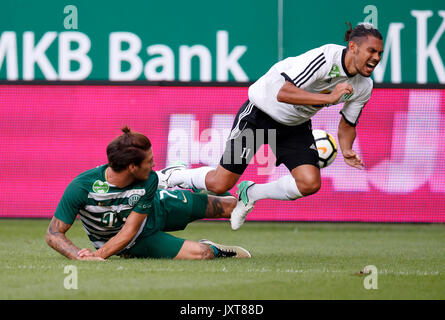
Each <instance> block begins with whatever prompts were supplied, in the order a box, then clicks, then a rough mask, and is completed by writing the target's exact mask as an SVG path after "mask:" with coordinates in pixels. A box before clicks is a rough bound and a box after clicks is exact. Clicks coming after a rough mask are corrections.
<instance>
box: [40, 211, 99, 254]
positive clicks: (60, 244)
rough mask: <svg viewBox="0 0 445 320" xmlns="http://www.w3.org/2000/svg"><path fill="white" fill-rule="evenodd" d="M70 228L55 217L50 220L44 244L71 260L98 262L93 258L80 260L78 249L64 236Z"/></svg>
mask: <svg viewBox="0 0 445 320" xmlns="http://www.w3.org/2000/svg"><path fill="white" fill-rule="evenodd" d="M69 228H71V225H70V224H67V223H65V222H63V221H62V220H60V219H57V218H56V217H53V218H52V219H51V222H50V224H49V226H48V230H47V231H46V243H47V244H48V245H49V246H50V247H51V248H53V249H54V250H56V251H57V252H59V253H60V254H61V255H64V256H65V257H67V258H69V259H73V260H99V259H97V258H95V257H89V258H80V257H79V256H78V252H79V251H80V249H79V248H78V247H77V246H76V245H74V243H72V242H71V240H70V239H68V238H67V237H66V235H65V233H66V232H67V231H68V229H69Z"/></svg>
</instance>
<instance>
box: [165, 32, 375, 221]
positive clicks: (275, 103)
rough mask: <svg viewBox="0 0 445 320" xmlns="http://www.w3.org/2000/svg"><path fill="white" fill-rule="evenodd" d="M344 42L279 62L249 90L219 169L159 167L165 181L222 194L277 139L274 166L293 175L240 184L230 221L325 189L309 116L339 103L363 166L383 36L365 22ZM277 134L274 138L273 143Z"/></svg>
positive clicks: (347, 149) (349, 152)
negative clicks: (366, 115) (360, 146)
mask: <svg viewBox="0 0 445 320" xmlns="http://www.w3.org/2000/svg"><path fill="white" fill-rule="evenodd" d="M345 40H346V41H348V44H347V46H346V47H344V46H340V45H336V44H326V45H324V46H321V47H319V48H316V49H313V50H310V51H308V52H306V53H303V54H301V55H299V56H296V57H289V58H287V59H284V60H282V61H280V62H278V63H276V64H275V65H273V66H272V67H271V68H270V69H269V71H268V72H267V73H266V74H265V75H263V76H262V77H261V78H260V79H258V80H257V81H256V82H255V83H253V84H252V85H251V86H250V87H249V91H248V96H249V99H248V100H247V101H246V102H245V103H244V105H243V106H242V107H241V109H240V110H239V112H238V114H237V116H236V117H235V120H234V124H233V127H232V131H231V134H230V136H229V138H228V141H227V145H226V149H225V152H224V154H223V156H222V158H221V161H220V164H219V165H218V167H217V168H216V169H215V168H212V167H206V166H204V167H200V168H196V169H190V170H183V169H184V168H185V167H184V166H172V167H170V168H166V169H164V170H163V171H162V172H158V176H159V177H160V180H161V184H162V183H164V184H165V187H173V186H177V185H180V186H189V187H192V188H193V187H194V188H199V189H205V190H208V191H211V192H214V193H216V194H222V193H224V192H226V191H228V190H230V189H231V188H232V187H233V186H234V185H235V184H236V182H237V181H238V180H239V178H240V176H241V175H242V173H243V172H244V170H245V169H246V167H247V165H248V164H249V162H250V160H251V159H252V158H253V156H254V154H255V153H256V151H257V150H258V149H259V147H260V146H261V145H262V144H264V143H269V146H271V143H272V142H273V143H274V144H275V145H272V146H271V148H272V150H273V152H274V153H275V155H276V158H277V162H276V166H278V165H279V164H281V163H283V164H284V165H285V166H286V167H287V168H288V169H289V171H290V174H289V175H286V176H283V177H281V178H280V179H278V180H276V181H273V182H270V183H265V184H255V183H254V182H252V181H243V182H241V183H240V184H239V185H238V186H237V188H238V189H237V192H236V193H237V194H238V203H237V206H236V208H235V210H234V211H233V212H232V216H231V220H230V221H231V225H232V229H234V230H237V229H239V228H240V227H241V225H242V224H243V223H244V221H245V218H246V216H247V214H248V213H249V212H250V211H251V210H252V209H253V207H254V204H255V202H256V201H258V200H261V199H276V200H295V199H298V198H301V197H304V196H309V195H311V194H314V193H316V192H317V191H318V190H319V189H320V187H321V176H320V168H319V166H318V151H317V149H316V147H315V142H314V138H313V136H312V126H311V118H312V117H313V116H314V115H315V114H316V113H317V112H318V111H320V110H322V109H323V108H325V107H329V106H331V105H335V104H338V103H344V106H343V108H342V110H341V112H340V113H341V114H342V117H341V120H340V123H339V126H338V141H339V145H340V148H341V151H342V153H343V157H344V160H345V162H346V163H347V164H348V165H350V166H352V167H355V168H357V169H362V167H363V162H362V160H361V159H360V157H359V156H358V154H357V153H356V152H355V151H354V150H353V149H352V147H353V143H354V140H355V137H356V125H357V122H358V119H359V117H360V114H361V112H362V110H363V107H364V106H365V104H366V103H367V101H368V100H369V99H370V97H371V92H372V88H373V82H372V80H371V79H370V78H369V77H370V76H371V74H372V72H373V70H374V68H375V67H376V66H377V64H378V63H379V62H380V59H381V55H382V52H383V37H382V35H381V34H380V32H379V31H378V30H377V29H376V28H374V27H373V26H372V25H370V24H359V25H357V26H356V27H355V28H354V29H352V27H351V28H350V29H349V30H348V31H347V32H346V34H345ZM258 133H260V134H258ZM270 133H273V135H270ZM271 137H273V138H275V139H274V141H268V140H271ZM162 180H163V181H162Z"/></svg>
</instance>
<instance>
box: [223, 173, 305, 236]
mask: <svg viewBox="0 0 445 320" xmlns="http://www.w3.org/2000/svg"><path fill="white" fill-rule="evenodd" d="M236 193H237V194H238V202H237V204H236V207H235V209H234V210H233V212H232V216H231V218H230V224H231V226H232V229H233V230H238V229H239V228H240V227H241V226H242V225H243V224H244V221H245V220H246V217H247V214H248V213H249V212H251V211H252V210H253V207H254V205H255V202H256V201H258V200H261V199H274V200H295V199H298V198H301V197H303V195H302V194H301V192H300V190H298V187H297V184H296V182H295V179H294V177H293V176H292V175H287V176H284V177H281V178H280V179H278V180H276V181H273V182H270V183H264V184H255V183H254V182H252V181H243V182H241V183H240V184H239V185H238V190H237V192H236Z"/></svg>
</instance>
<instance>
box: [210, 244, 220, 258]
mask: <svg viewBox="0 0 445 320" xmlns="http://www.w3.org/2000/svg"><path fill="white" fill-rule="evenodd" d="M210 248H212V249H213V254H214V255H215V258H218V255H219V249H218V248H217V247H215V246H212V245H211V246H210Z"/></svg>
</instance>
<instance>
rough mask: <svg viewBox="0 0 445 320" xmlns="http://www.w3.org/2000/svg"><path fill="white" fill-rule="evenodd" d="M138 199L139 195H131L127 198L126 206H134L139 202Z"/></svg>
mask: <svg viewBox="0 0 445 320" xmlns="http://www.w3.org/2000/svg"><path fill="white" fill-rule="evenodd" d="M140 198H141V196H140V195H138V194H133V195H132V196H131V197H130V198H128V204H129V205H130V206H132V207H134V206H135V205H136V204H137V203H138V201H139V199H140Z"/></svg>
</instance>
